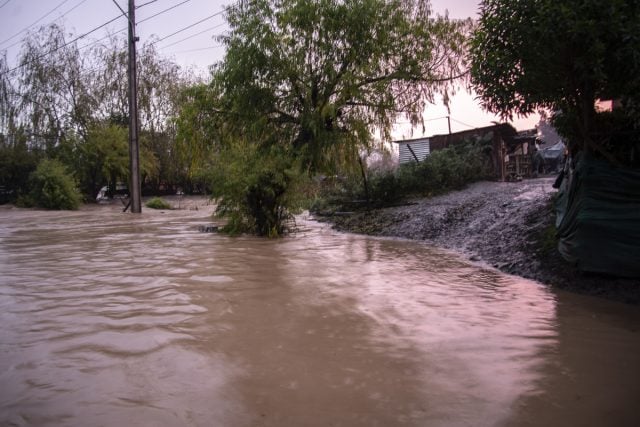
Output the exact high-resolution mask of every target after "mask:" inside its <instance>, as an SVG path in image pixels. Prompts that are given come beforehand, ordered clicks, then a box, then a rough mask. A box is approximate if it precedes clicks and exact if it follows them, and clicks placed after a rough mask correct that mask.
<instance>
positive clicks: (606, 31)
mask: <svg viewBox="0 0 640 427" xmlns="http://www.w3.org/2000/svg"><path fill="white" fill-rule="evenodd" d="M480 12H481V16H480V20H479V23H478V26H477V27H476V29H475V31H474V34H473V37H472V39H471V46H470V58H471V64H472V66H471V79H472V83H473V85H474V87H475V90H476V91H477V93H478V94H479V95H480V99H481V100H482V103H483V105H484V107H485V108H487V109H488V110H489V111H492V112H495V113H499V114H501V115H502V116H503V117H511V116H512V115H514V114H518V115H524V114H528V113H532V112H534V111H536V110H538V109H549V110H551V111H555V112H560V111H561V112H562V114H563V116H564V119H562V120H563V121H564V124H565V127H564V132H565V134H564V136H565V137H569V138H570V139H569V143H570V148H571V150H572V152H575V151H578V150H581V149H587V150H592V149H593V150H598V151H599V152H600V153H601V154H602V155H603V156H605V157H608V158H610V157H611V156H610V154H609V152H608V151H607V150H606V149H605V148H603V147H602V142H603V140H604V139H606V138H607V137H606V136H604V137H603V136H602V135H598V134H597V130H596V129H594V122H595V120H596V119H595V116H596V111H595V109H594V102H595V100H596V99H620V100H622V102H623V104H624V105H625V112H626V114H628V115H629V117H630V120H631V121H632V122H635V123H636V126H639V125H640V115H639V114H638V110H637V109H634V108H633V106H634V105H635V106H637V105H638V100H639V96H640V55H638V52H639V51H640V2H638V1H636V0H633V1H628V0H609V1H607V2H604V3H603V2H602V1H601V0H565V1H556V0H523V1H511V0H484V1H483V2H482V4H481V11H480Z"/></svg>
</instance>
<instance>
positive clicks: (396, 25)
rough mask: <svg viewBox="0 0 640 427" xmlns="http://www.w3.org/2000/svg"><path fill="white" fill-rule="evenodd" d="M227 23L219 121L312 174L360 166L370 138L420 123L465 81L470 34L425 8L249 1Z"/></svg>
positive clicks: (375, 2) (217, 83) (407, 1)
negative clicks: (283, 150) (401, 122)
mask: <svg viewBox="0 0 640 427" xmlns="http://www.w3.org/2000/svg"><path fill="white" fill-rule="evenodd" d="M227 19H228V21H229V26H230V28H231V30H230V32H229V35H227V36H222V37H221V40H222V41H223V42H224V44H225V45H226V47H227V54H226V57H225V60H224V61H223V62H222V63H220V64H217V65H216V67H215V68H214V74H213V77H214V83H213V89H214V92H215V93H217V94H220V95H221V97H220V101H221V102H220V104H219V105H218V107H219V111H220V113H221V114H225V115H226V118H227V119H228V120H231V121H233V122H234V123H235V124H237V125H240V126H241V127H242V130H243V131H244V132H251V133H252V134H253V135H255V136H257V138H256V142H257V143H260V144H267V145H272V144H279V145H285V146H286V147H287V149H292V150H293V153H294V155H295V156H296V158H299V159H301V161H302V162H301V165H302V167H303V168H305V169H307V170H309V171H311V172H324V173H335V172H337V171H338V170H339V169H340V167H344V166H347V167H352V166H353V165H354V164H357V163H356V162H357V157H358V148H360V147H363V146H365V147H366V146H370V145H371V144H373V141H372V139H371V137H370V135H371V131H372V130H377V131H379V132H381V133H382V135H383V136H385V137H388V136H389V132H390V129H391V125H392V123H393V122H394V120H395V119H396V118H397V117H398V116H399V115H401V114H404V115H406V116H407V117H408V118H409V119H410V120H411V121H412V122H418V121H420V117H421V115H422V112H423V110H424V107H425V105H426V103H427V102H429V101H431V100H432V99H433V97H434V95H435V94H436V93H438V92H446V91H447V90H448V89H449V88H450V86H451V84H452V80H454V78H455V77H456V76H458V75H461V74H463V72H462V68H463V63H462V59H463V56H462V47H463V35H462V30H463V28H464V25H463V24H461V23H454V22H450V21H448V20H446V19H444V18H433V17H432V16H431V10H430V6H429V2H428V1H424V0H391V1H386V0H368V1H348V2H342V1H335V0H322V1H316V0H295V1H294V0H285V1H276V0H258V1H255V0H251V1H246V0H245V1H240V2H238V3H237V5H236V6H234V7H231V8H230V9H229V10H228V17H227Z"/></svg>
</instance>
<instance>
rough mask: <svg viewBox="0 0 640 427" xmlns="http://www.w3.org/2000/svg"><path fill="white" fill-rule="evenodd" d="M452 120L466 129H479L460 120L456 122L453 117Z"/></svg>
mask: <svg viewBox="0 0 640 427" xmlns="http://www.w3.org/2000/svg"><path fill="white" fill-rule="evenodd" d="M451 120H453V121H454V122H456V123H458V124H461V125H463V126H466V127H468V128H471V129H477V128H478V126H473V125H470V124H469V123H465V122H461V121H460V120H456V119H454V118H453V117H451Z"/></svg>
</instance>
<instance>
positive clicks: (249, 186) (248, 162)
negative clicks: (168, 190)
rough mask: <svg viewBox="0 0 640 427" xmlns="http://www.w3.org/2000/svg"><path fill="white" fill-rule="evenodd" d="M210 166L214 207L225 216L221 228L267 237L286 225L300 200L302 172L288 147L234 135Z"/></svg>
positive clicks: (287, 227)
mask: <svg viewBox="0 0 640 427" xmlns="http://www.w3.org/2000/svg"><path fill="white" fill-rule="evenodd" d="M209 172H210V177H209V178H210V184H211V188H212V194H213V196H214V197H217V198H218V207H217V210H216V213H217V215H218V216H223V217H225V218H227V220H228V222H227V224H226V226H225V227H223V230H222V231H224V232H227V233H229V234H240V233H253V234H257V235H259V236H268V237H278V236H282V235H284V234H286V233H287V232H289V231H290V229H291V227H292V225H293V216H292V212H295V211H297V210H298V209H299V208H300V207H301V205H302V198H303V194H302V192H301V191H299V190H300V188H301V183H302V181H303V179H302V178H303V175H302V173H301V172H300V167H299V165H298V164H297V163H296V161H295V160H294V159H293V158H292V157H291V156H290V154H289V153H286V152H284V151H283V150H281V149H279V148H278V147H271V148H267V149H258V147H256V146H255V144H250V143H247V142H246V141H243V140H238V141H236V142H235V143H234V144H233V145H232V146H230V147H228V148H227V149H225V150H222V151H221V152H220V153H219V156H218V158H217V159H216V161H215V164H214V165H213V167H212V168H211V169H210V171H209Z"/></svg>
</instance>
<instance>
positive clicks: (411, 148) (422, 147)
mask: <svg viewBox="0 0 640 427" xmlns="http://www.w3.org/2000/svg"><path fill="white" fill-rule="evenodd" d="M393 142H394V143H396V144H398V150H399V159H398V161H399V163H400V164H401V165H402V164H406V163H411V162H416V163H420V162H421V161H423V160H424V159H426V158H427V156H429V154H431V147H430V143H429V138H416V139H405V140H402V141H393Z"/></svg>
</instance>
